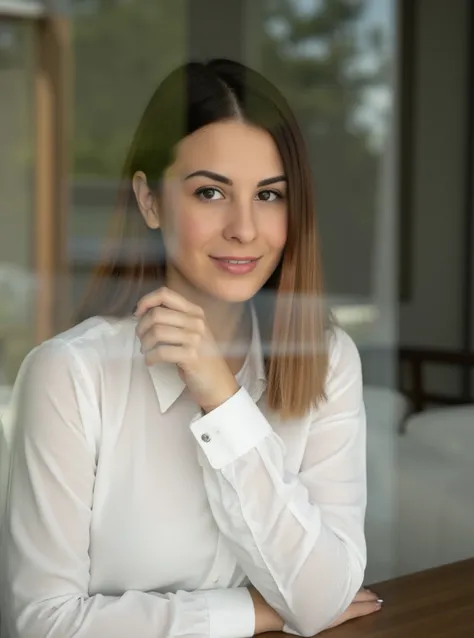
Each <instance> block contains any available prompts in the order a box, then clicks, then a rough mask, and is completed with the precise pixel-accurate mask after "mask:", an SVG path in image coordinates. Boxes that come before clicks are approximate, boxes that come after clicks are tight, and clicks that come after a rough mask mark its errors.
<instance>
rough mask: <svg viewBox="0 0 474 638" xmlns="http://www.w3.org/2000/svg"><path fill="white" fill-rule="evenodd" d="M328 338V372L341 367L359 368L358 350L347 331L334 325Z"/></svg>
mask: <svg viewBox="0 0 474 638" xmlns="http://www.w3.org/2000/svg"><path fill="white" fill-rule="evenodd" d="M328 339H329V372H331V371H334V370H336V369H338V368H341V367H346V366H349V367H350V368H352V369H357V370H360V369H361V360H360V354H359V350H358V348H357V346H356V344H355V342H354V340H353V339H352V337H350V336H349V335H348V334H347V332H345V331H344V330H342V328H339V327H338V326H334V327H333V328H332V329H331V331H330V332H329V335H328Z"/></svg>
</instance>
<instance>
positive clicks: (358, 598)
mask: <svg viewBox="0 0 474 638" xmlns="http://www.w3.org/2000/svg"><path fill="white" fill-rule="evenodd" d="M378 598H379V597H378V596H377V594H375V593H374V592H373V591H370V589H365V588H362V589H359V591H358V592H357V594H356V595H355V598H354V600H353V602H354V603H362V602H371V601H374V600H378Z"/></svg>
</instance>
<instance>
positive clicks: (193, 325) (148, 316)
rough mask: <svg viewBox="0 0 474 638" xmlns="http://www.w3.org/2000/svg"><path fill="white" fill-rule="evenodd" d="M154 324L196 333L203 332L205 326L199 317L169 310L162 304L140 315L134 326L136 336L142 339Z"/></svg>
mask: <svg viewBox="0 0 474 638" xmlns="http://www.w3.org/2000/svg"><path fill="white" fill-rule="evenodd" d="M154 326H163V327H165V326H173V327H175V328H181V329H182V330H187V331H189V332H195V333H197V334H203V333H204V328H205V325H204V319H202V318H201V317H196V316H194V315H189V314H186V313H184V312H179V311H177V310H170V309H169V308H164V307H163V306H156V307H153V308H151V309H150V310H148V311H147V312H146V313H145V314H144V315H142V317H141V319H140V321H139V323H138V325H137V328H136V333H137V336H138V338H139V339H142V338H143V336H144V335H145V334H146V333H147V332H148V331H149V330H151V329H152V328H153V327H154Z"/></svg>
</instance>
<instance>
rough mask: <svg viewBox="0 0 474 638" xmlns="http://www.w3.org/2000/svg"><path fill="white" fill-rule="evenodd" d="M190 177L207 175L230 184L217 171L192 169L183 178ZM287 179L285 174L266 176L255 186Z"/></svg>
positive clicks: (230, 181) (226, 178)
mask: <svg viewBox="0 0 474 638" xmlns="http://www.w3.org/2000/svg"><path fill="white" fill-rule="evenodd" d="M192 177H208V178H209V179H213V180H214V181H216V182H221V184H227V185H228V186H232V180H231V179H229V178H228V177H225V176H224V175H219V173H214V172H213V171H204V170H202V171H194V173H190V174H189V175H187V176H186V177H185V180H187V179H191V178H192ZM286 181H287V179H286V177H285V175H275V177H267V178H266V179H262V180H261V181H260V182H258V184H257V186H258V187H259V188H260V187H261V186H270V185H271V184H277V183H278V182H286Z"/></svg>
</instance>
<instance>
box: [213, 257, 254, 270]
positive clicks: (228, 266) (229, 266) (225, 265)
mask: <svg viewBox="0 0 474 638" xmlns="http://www.w3.org/2000/svg"><path fill="white" fill-rule="evenodd" d="M210 257H211V259H212V261H213V262H214V263H215V264H216V266H218V267H219V268H220V269H221V270H224V271H226V272H228V273H230V274H232V275H246V274H248V273H250V272H252V271H253V270H254V269H255V268H256V266H257V263H258V261H259V259H261V257H239V258H236V257H230V256H229V257H227V256H226V257H213V256H212V255H211V256H210Z"/></svg>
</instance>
